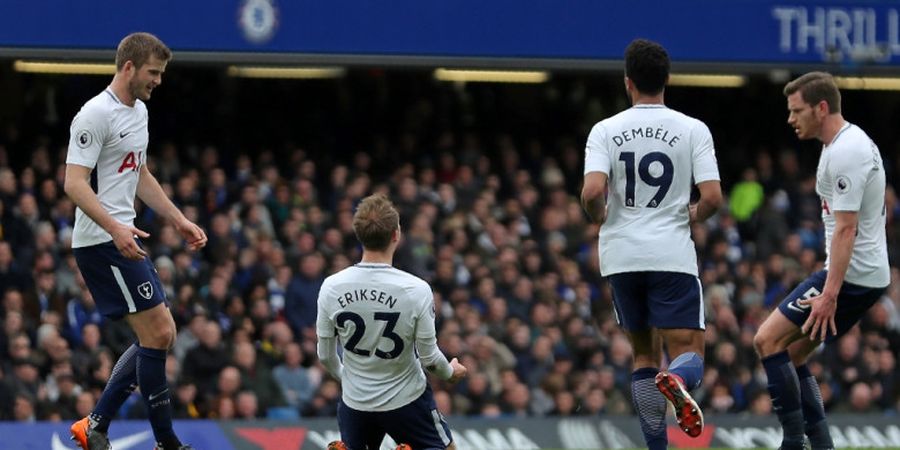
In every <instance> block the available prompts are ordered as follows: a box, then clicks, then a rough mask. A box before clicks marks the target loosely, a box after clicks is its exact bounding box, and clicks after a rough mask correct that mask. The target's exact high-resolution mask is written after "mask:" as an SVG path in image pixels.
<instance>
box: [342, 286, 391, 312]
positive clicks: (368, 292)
mask: <svg viewBox="0 0 900 450" xmlns="http://www.w3.org/2000/svg"><path fill="white" fill-rule="evenodd" d="M359 301H370V302H378V303H381V304H382V305H388V307H390V308H391V309H393V308H394V305H396V304H397V299H396V298H395V297H393V296H391V295H390V294H388V293H386V292H384V291H379V290H377V289H354V290H352V291H350V292H344V294H343V295H339V296H338V298H337V302H338V304H339V305H341V308H346V307H347V305H349V304H351V303H353V302H359Z"/></svg>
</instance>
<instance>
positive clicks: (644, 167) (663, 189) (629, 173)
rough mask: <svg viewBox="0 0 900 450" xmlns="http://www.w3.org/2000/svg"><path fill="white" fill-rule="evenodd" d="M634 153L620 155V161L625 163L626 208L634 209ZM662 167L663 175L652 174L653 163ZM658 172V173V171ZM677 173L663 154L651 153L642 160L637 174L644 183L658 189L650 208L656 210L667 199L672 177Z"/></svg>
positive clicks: (649, 205) (649, 204) (648, 204)
mask: <svg viewBox="0 0 900 450" xmlns="http://www.w3.org/2000/svg"><path fill="white" fill-rule="evenodd" d="M634 159H635V158H634V152H622V153H620V154H619V161H622V162H624V163H625V206H628V207H634V206H636V205H635V204H634V185H635V176H634V169H635V167H634ZM655 162H657V163H659V164H660V165H662V173H660V174H659V175H654V174H652V173H650V165H651V164H653V163H655ZM656 172H658V171H656ZM674 173H675V166H674V165H673V164H672V160H671V159H670V158H669V156H668V155H666V154H665V153H662V152H651V153H647V154H646V155H644V157H643V158H641V160H640V162H639V163H638V166H637V174H638V176H640V178H641V181H643V182H644V183H646V184H648V185H650V186H655V187H657V188H658V189H657V190H656V194H655V195H654V196H653V198H652V199H650V202H649V203H647V207H648V208H656V207H658V206H659V204H660V203H662V201H663V199H664V198H666V194H667V193H669V188H670V187H671V186H672V176H673V175H674Z"/></svg>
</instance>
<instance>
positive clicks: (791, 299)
mask: <svg viewBox="0 0 900 450" xmlns="http://www.w3.org/2000/svg"><path fill="white" fill-rule="evenodd" d="M827 277H828V271H825V270H822V271H819V272H816V273H814V274H812V275H810V276H809V278H807V279H805V280H803V282H802V283H800V284H799V285H797V287H796V288H794V290H793V291H791V293H790V294H788V295H787V297H785V298H784V300H782V301H781V303H780V304H778V310H779V311H781V313H782V314H784V315H785V317H787V318H788V320H790V321H791V322H793V323H794V324H795V325H797V326H798V327H802V326H803V324H804V323H805V322H806V319H808V318H809V313H810V312H811V308H812V306H811V305H801V304H800V303H798V302H799V301H800V300H802V299H808V298H812V297H815V296H817V295H819V294H821V293H822V289H824V288H825V279H826V278H827ZM885 289H887V288H886V287H884V288H870V287H865V286H859V285H856V284H853V283H848V282H846V281H845V282H844V284H843V285H842V286H841V290H840V292H838V298H837V310H836V311H835V313H834V324H835V325H836V326H837V335H829V336H828V337H827V338H825V342H831V341H833V340H835V339H837V338H839V337H841V336H843V335H844V334H845V333H847V331H849V330H850V329H851V328H853V325H856V323H857V322H859V319H861V318H862V316H863V315H864V314H865V313H866V311H868V310H869V308H871V307H872V305H874V304H875V303H876V302H878V299H880V298H881V296H882V295H883V294H884V291H885ZM830 333H831V332H830V331H829V334H830Z"/></svg>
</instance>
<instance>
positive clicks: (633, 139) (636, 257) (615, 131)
mask: <svg viewBox="0 0 900 450" xmlns="http://www.w3.org/2000/svg"><path fill="white" fill-rule="evenodd" d="M590 172H603V173H605V174H607V175H608V177H609V181H608V186H609V194H608V198H607V204H608V210H607V211H608V212H607V219H606V223H604V224H603V227H602V228H601V230H600V242H599V245H600V272H601V273H602V274H603V275H604V276H608V275H612V274H616V273H622V272H643V271H662V272H679V273H687V274H691V275H695V276H696V275H697V255H696V250H695V248H694V241H693V240H691V230H690V226H689V221H690V217H689V210H688V205H689V203H690V199H691V186H692V184H693V183H701V182H704V181H711V180H719V169H718V167H716V156H715V149H714V148H713V140H712V135H711V134H710V132H709V128H707V127H706V125H705V124H704V123H703V122H701V121H699V120H697V119H694V118H692V117H688V116H686V115H684V114H682V113H680V112H678V111H674V110H672V109H669V108H667V107H666V106H664V105H659V104H654V105H635V106H633V107H631V108H629V109H627V110H625V111H622V112H620V113H619V114H616V115H615V116H612V117H610V118H608V119H605V120H603V121H601V122H599V123H597V124H596V125H594V128H593V129H592V130H591V134H590V136H589V137H588V141H587V146H586V148H585V159H584V173H585V174H588V173H590Z"/></svg>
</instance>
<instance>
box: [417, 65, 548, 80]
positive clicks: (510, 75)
mask: <svg viewBox="0 0 900 450" xmlns="http://www.w3.org/2000/svg"><path fill="white" fill-rule="evenodd" d="M434 78H435V79H436V80H438V81H455V82H481V83H544V82H546V81H547V80H549V79H550V74H549V73H547V72H544V71H522V70H512V71H510V70H461V69H444V68H439V69H435V71H434Z"/></svg>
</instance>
